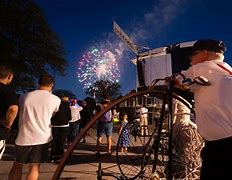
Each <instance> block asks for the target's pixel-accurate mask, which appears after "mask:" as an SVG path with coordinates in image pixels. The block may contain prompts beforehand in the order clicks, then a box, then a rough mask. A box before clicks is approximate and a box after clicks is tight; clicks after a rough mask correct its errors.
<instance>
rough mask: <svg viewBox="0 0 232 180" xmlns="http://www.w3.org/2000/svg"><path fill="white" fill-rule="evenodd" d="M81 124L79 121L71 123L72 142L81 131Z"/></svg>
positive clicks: (70, 135) (69, 136)
mask: <svg viewBox="0 0 232 180" xmlns="http://www.w3.org/2000/svg"><path fill="white" fill-rule="evenodd" d="M79 125H80V122H79V121H76V122H71V123H69V135H68V142H72V141H73V140H74V138H75V137H76V136H77V134H78V132H79Z"/></svg>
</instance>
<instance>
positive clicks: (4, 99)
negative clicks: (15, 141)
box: [0, 64, 18, 159]
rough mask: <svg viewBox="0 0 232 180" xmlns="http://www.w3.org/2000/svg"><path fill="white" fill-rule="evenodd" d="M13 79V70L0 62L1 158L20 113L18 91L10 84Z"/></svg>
mask: <svg viewBox="0 0 232 180" xmlns="http://www.w3.org/2000/svg"><path fill="white" fill-rule="evenodd" d="M12 79H13V71H12V69H11V68H10V67H9V66H7V65H3V64H0V159H1V157H2V155H3V152H4V150H5V141H6V139H7V137H8V134H9V132H10V128H11V126H12V124H13V122H14V120H15V118H16V116H17V113H18V100H17V95H16V93H15V92H14V91H13V90H12V89H11V88H10V87H9V86H8V85H9V84H10V83H11V81H12Z"/></svg>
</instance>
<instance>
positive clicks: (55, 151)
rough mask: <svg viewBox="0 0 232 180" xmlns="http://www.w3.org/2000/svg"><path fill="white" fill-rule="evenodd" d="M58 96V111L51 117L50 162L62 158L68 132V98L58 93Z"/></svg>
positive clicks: (69, 118) (69, 114)
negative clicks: (59, 99) (59, 101)
mask: <svg viewBox="0 0 232 180" xmlns="http://www.w3.org/2000/svg"><path fill="white" fill-rule="evenodd" d="M60 98H61V104H60V107H59V111H58V112H56V114H55V115H54V116H53V117H52V119H51V124H52V136H53V140H52V142H51V157H50V162H57V161H59V160H60V159H61V158H62V156H63V154H64V148H65V142H66V138H67V136H68V132H69V121H70V120H71V109H70V107H69V98H68V97H66V96H64V95H60Z"/></svg>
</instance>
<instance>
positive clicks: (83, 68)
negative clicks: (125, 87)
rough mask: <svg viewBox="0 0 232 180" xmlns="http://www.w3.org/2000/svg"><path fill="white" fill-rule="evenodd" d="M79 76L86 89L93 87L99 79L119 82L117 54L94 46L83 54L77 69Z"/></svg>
mask: <svg viewBox="0 0 232 180" xmlns="http://www.w3.org/2000/svg"><path fill="white" fill-rule="evenodd" d="M77 76H78V80H79V81H80V82H81V83H82V84H83V86H84V88H85V89H88V88H90V87H92V86H93V84H94V83H95V82H96V81H99V80H108V81H110V82H112V83H118V82H119V78H120V70H119V68H118V64H117V60H116V56H115V55H114V54H113V53H112V52H111V51H109V50H103V49H97V48H92V49H91V50H90V51H89V52H87V53H86V54H84V55H83V56H82V59H81V60H80V62H79V66H78V69H77Z"/></svg>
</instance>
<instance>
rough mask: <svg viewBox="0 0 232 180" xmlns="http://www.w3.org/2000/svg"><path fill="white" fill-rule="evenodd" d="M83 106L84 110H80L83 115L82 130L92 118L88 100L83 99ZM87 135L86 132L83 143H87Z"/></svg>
mask: <svg viewBox="0 0 232 180" xmlns="http://www.w3.org/2000/svg"><path fill="white" fill-rule="evenodd" d="M81 106H82V107H83V109H82V111H80V115H81V122H80V130H81V129H83V128H84V127H85V126H86V124H88V122H89V121H90V119H91V114H90V112H89V109H88V107H87V103H86V101H82V104H81ZM85 136H86V134H85V135H84V136H83V141H82V142H83V143H86V139H85Z"/></svg>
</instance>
